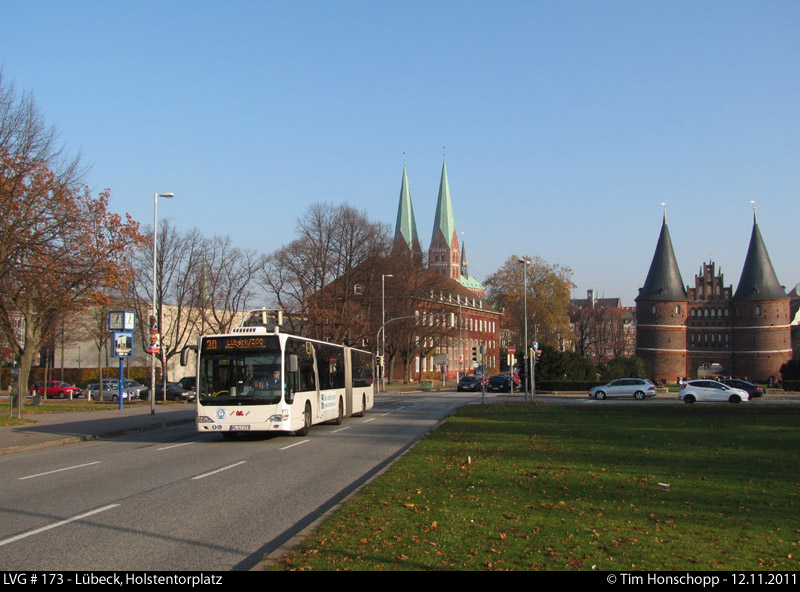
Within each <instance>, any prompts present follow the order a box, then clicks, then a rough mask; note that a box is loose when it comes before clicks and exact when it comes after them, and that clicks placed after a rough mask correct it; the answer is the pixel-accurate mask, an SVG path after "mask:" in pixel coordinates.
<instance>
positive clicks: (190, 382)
mask: <svg viewBox="0 0 800 592" xmlns="http://www.w3.org/2000/svg"><path fill="white" fill-rule="evenodd" d="M178 384H179V385H181V388H182V389H185V390H187V391H194V390H197V389H195V385H196V384H197V377H196V376H184V377H183V378H181V379H180V380H179V381H178Z"/></svg>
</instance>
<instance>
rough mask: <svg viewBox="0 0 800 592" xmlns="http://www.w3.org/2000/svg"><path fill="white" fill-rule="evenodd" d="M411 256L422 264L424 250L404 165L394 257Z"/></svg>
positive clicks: (395, 232)
mask: <svg viewBox="0 0 800 592" xmlns="http://www.w3.org/2000/svg"><path fill="white" fill-rule="evenodd" d="M398 254H399V255H410V256H411V257H412V258H413V259H415V260H416V261H417V262H418V263H419V264H420V265H421V264H422V248H421V247H420V244H419V236H417V222H416V220H415V218H414V206H413V205H412V203H411V190H410V189H409V187H408V174H407V172H406V167H405V165H403V181H402V182H401V184H400V203H399V204H398V206H397V222H396V224H395V227H394V244H393V245H392V255H398Z"/></svg>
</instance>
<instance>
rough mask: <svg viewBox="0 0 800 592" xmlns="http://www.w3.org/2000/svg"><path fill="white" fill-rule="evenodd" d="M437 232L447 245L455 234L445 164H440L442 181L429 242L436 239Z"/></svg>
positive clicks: (454, 220)
mask: <svg viewBox="0 0 800 592" xmlns="http://www.w3.org/2000/svg"><path fill="white" fill-rule="evenodd" d="M439 231H441V233H442V236H443V237H444V240H445V241H446V242H447V243H448V244H449V243H450V242H451V241H452V240H453V236H454V235H455V232H456V219H455V216H453V202H452V201H450V184H449V183H448V182H447V163H442V180H441V181H440V182H439V201H438V202H437V204H436V218H435V219H434V221H433V235H432V236H431V241H433V240H434V239H435V238H436V233H437V232H439ZM456 240H458V239H456Z"/></svg>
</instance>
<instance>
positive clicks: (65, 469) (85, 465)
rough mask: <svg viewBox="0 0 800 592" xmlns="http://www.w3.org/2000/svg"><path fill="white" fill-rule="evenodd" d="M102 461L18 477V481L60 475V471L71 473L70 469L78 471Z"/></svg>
mask: <svg viewBox="0 0 800 592" xmlns="http://www.w3.org/2000/svg"><path fill="white" fill-rule="evenodd" d="M101 462H102V461H99V460H96V461H94V462H90V463H84V464H82V465H75V466H73V467H64V468H63V469H56V470H54V471H47V472H46V473H36V474H35V475H28V476H27V477H19V479H18V480H19V481H24V480H25V479H33V478H34V477H43V476H45V475H52V474H53V473H60V472H61V471H71V470H72V469H80V468H82V467H88V466H91V465H99V464H100V463H101Z"/></svg>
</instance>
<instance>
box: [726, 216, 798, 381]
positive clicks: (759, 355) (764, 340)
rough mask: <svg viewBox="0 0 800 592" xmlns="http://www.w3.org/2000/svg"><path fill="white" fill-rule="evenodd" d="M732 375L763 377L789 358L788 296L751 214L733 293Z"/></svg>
mask: <svg viewBox="0 0 800 592" xmlns="http://www.w3.org/2000/svg"><path fill="white" fill-rule="evenodd" d="M732 304H733V349H734V352H735V355H734V360H733V362H734V368H733V372H734V374H735V376H737V377H739V378H747V379H749V380H758V381H766V380H767V379H769V377H770V376H779V371H780V367H781V365H782V364H783V363H784V362H786V361H787V360H790V359H791V358H792V343H791V325H790V323H791V318H790V307H789V305H790V298H789V296H787V294H786V290H785V289H784V287H783V286H781V285H780V283H779V282H778V278H777V276H776V275H775V269H774V268H773V267H772V261H770V258H769V254H768V253H767V248H766V246H765V245H764V239H763V238H762V237H761V231H760V230H759V229H758V222H757V220H756V218H755V215H754V216H753V232H752V234H751V236H750V246H749V247H748V249H747V257H746V258H745V261H744V268H743V269H742V277H741V279H740V280H739V285H738V287H737V289H736V293H735V294H734V295H733V299H732Z"/></svg>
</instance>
